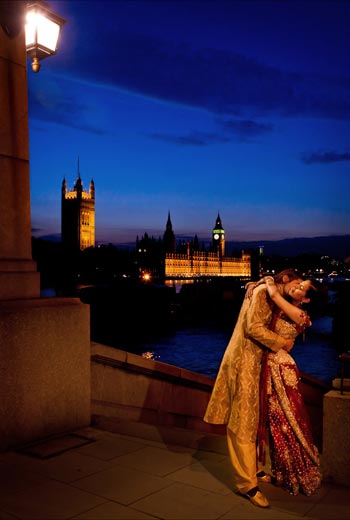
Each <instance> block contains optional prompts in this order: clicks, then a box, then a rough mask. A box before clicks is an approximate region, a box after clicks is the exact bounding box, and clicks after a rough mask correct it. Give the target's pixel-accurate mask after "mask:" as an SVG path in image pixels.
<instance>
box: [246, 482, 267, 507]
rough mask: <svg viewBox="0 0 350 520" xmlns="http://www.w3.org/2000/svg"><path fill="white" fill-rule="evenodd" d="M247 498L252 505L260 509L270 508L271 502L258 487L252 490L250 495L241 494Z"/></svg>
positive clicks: (249, 492)
mask: <svg viewBox="0 0 350 520" xmlns="http://www.w3.org/2000/svg"><path fill="white" fill-rule="evenodd" d="M241 494H242V495H243V496H244V497H245V498H248V500H250V502H251V503H252V504H254V505H255V506H258V507H270V504H269V501H268V500H267V498H266V497H265V495H263V494H262V492H261V491H260V489H259V488H258V487H256V488H253V489H251V490H250V491H248V493H241Z"/></svg>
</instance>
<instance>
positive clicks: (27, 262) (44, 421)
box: [0, 0, 91, 451]
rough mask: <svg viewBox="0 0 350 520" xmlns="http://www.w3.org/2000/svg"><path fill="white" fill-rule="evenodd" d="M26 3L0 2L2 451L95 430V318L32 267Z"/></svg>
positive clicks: (84, 307)
mask: <svg viewBox="0 0 350 520" xmlns="http://www.w3.org/2000/svg"><path fill="white" fill-rule="evenodd" d="M25 5H26V2H24V1H13V0H7V1H5V0H1V2H0V396H1V399H0V417H1V421H0V451H4V450H6V449H8V448H10V447H15V446H18V445H20V444H23V443H27V442H32V441H36V440H38V439H41V438H44V437H47V436H51V435H58V434H60V433H63V432H67V431H71V430H74V429H78V428H81V427H83V426H86V425H88V424H90V420H91V412H90V410H91V405H90V402H91V399H90V357H91V355H90V313H89V306H88V305H85V304H83V303H81V301H80V300H79V299H78V298H75V299H74V298H50V299H42V298H39V296H40V277H39V273H37V272H36V265H35V263H34V262H33V260H32V250H31V224H30V188H29V139H28V84H27V67H26V51H25V39H24V9H25Z"/></svg>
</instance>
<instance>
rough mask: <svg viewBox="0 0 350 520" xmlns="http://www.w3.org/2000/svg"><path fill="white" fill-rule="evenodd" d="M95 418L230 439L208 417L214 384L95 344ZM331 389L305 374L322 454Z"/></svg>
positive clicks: (305, 388) (305, 392)
mask: <svg viewBox="0 0 350 520" xmlns="http://www.w3.org/2000/svg"><path fill="white" fill-rule="evenodd" d="M91 353H92V364H91V370H92V372H91V374H92V375H91V377H92V380H91V392H92V395H91V398H92V413H93V414H95V415H101V416H106V417H119V418H121V419H129V420H131V421H140V422H145V423H151V424H159V425H163V426H175V427H180V428H189V429H192V430H196V431H202V432H211V433H221V434H226V427H225V426H223V425H210V424H207V423H205V422H204V421H203V416H204V413H205V410H206V407H207V404H208V401H209V398H210V395H211V391H212V388H213V385H214V381H215V380H214V379H213V378H212V377H209V376H204V375H202V374H199V373H197V372H191V371H190V370H185V369H182V368H179V367H176V366H173V365H168V364H166V363H161V362H160V361H156V360H150V359H144V358H142V357H140V356H137V355H135V354H130V353H129V352H125V351H122V350H117V349H114V348H111V347H108V346H104V345H101V344H98V343H92V344H91ZM328 390H329V387H328V386H327V385H324V384H323V383H320V382H319V381H317V380H315V379H313V378H310V381H309V380H308V376H306V375H305V374H303V375H302V391H303V395H304V399H305V403H306V405H307V407H308V411H309V415H310V420H311V425H312V430H313V433H314V436H315V442H316V443H317V445H318V447H319V449H320V450H321V449H322V401H323V395H324V394H325V393H326V392H327V391H328Z"/></svg>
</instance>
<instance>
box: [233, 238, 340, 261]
mask: <svg viewBox="0 0 350 520" xmlns="http://www.w3.org/2000/svg"><path fill="white" fill-rule="evenodd" d="M260 246H264V254H265V255H279V256H283V257H293V256H298V255H302V254H316V255H320V256H331V257H333V258H339V259H345V258H347V257H350V235H340V236H328V237H314V238H285V239H284V240H260V241H252V242H233V241H231V242H226V251H228V252H229V251H230V250H232V251H234V250H242V249H245V250H248V249H257V248H259V247H260Z"/></svg>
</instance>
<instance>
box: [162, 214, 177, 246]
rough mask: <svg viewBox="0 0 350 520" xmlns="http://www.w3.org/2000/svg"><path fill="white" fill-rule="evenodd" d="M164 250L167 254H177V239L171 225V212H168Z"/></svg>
mask: <svg viewBox="0 0 350 520" xmlns="http://www.w3.org/2000/svg"><path fill="white" fill-rule="evenodd" d="M163 244H164V249H165V251H166V252H167V253H175V251H176V239H175V234H174V231H173V225H172V223H171V218H170V211H168V220H167V223H166V228H165V232H164V235H163Z"/></svg>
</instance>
